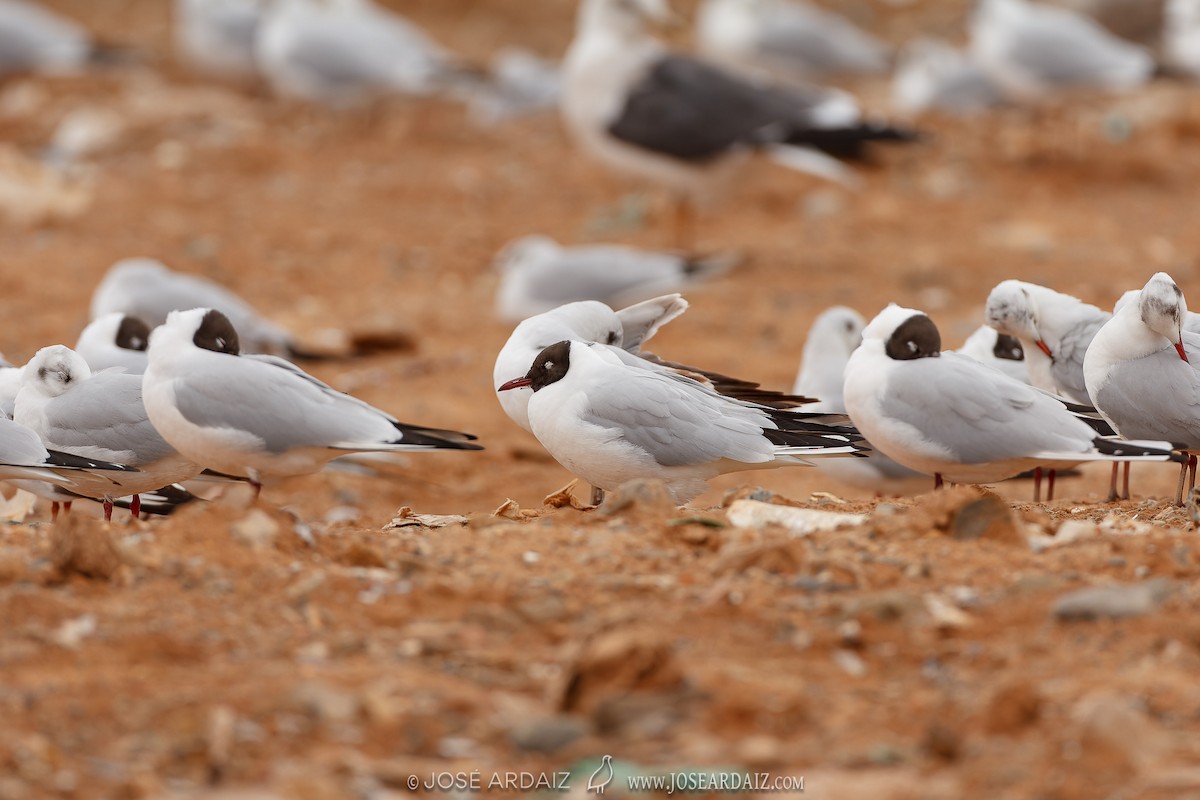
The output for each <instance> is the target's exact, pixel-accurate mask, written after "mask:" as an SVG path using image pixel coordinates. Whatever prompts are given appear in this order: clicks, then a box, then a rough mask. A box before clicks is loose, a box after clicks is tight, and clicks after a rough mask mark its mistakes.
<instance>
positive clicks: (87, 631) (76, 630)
mask: <svg viewBox="0 0 1200 800" xmlns="http://www.w3.org/2000/svg"><path fill="white" fill-rule="evenodd" d="M95 632H96V617H95V615H94V614H84V615H83V616H80V617H75V618H74V619H69V620H67V621H65V622H63V623H62V624H61V625H59V626H58V627H57V628H55V629H54V632H53V633H51V634H50V640H51V641H52V642H54V643H55V644H57V645H58V646H59V647H64V648H66V649H67V650H75V649H77V648H78V647H79V645H80V644H82V643H83V640H84V639H85V638H87V637H88V636H91V635H92V634H93V633H95Z"/></svg>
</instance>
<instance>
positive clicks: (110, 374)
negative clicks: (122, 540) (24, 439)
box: [14, 345, 201, 519]
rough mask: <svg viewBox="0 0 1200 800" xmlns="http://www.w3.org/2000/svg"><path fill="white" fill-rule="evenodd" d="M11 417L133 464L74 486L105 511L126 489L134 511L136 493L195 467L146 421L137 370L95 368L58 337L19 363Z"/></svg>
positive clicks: (86, 453) (61, 444) (87, 452)
mask: <svg viewBox="0 0 1200 800" xmlns="http://www.w3.org/2000/svg"><path fill="white" fill-rule="evenodd" d="M14 419H15V420H16V421H17V422H19V423H21V424H22V425H27V426H29V427H30V428H32V429H33V430H34V431H35V432H36V433H37V435H38V436H40V437H41V438H42V442H43V443H45V445H46V447H48V448H53V449H55V450H61V451H63V452H66V453H72V454H74V455H77V456H82V457H84V458H95V459H101V460H103V461H108V462H112V463H115V464H122V465H124V466H127V467H134V468H135V470H134V471H132V472H119V473H113V474H112V476H111V479H112V483H111V484H110V485H108V486H103V487H102V490H98V489H97V488H96V487H95V486H87V487H84V486H80V487H78V488H73V489H72V491H74V492H76V493H78V494H82V495H86V496H88V497H93V498H95V499H97V500H101V501H103V502H104V516H105V518H106V519H107V518H109V517H111V516H112V505H113V503H112V501H113V500H114V499H115V498H118V497H128V496H131V495H132V496H133V500H132V502H131V504H130V511H131V513H132V514H133V516H135V517H136V516H137V515H138V513H139V502H140V501H139V498H138V497H137V495H138V494H140V493H141V492H150V491H152V490H155V489H159V488H161V487H164V486H168V485H170V484H173V483H178V482H180V481H185V480H188V479H189V478H193V477H195V476H196V475H198V474H199V473H200V471H201V467H200V466H198V465H197V464H195V463H194V462H192V461H190V460H188V459H187V458H186V457H185V456H183V455H181V454H180V453H178V452H177V451H176V450H175V449H174V448H173V447H171V445H169V444H167V443H166V442H165V441H164V440H163V437H162V436H160V435H159V433H158V431H157V430H156V429H155V426H154V425H152V424H151V423H150V419H149V417H148V416H147V415H146V407H145V405H144V404H143V402H142V378H141V376H139V375H129V374H127V373H124V372H120V371H117V370H104V371H102V372H97V373H94V374H93V373H92V371H91V369H89V368H88V365H87V362H86V361H84V360H83V358H82V356H80V355H79V354H78V353H76V352H75V351H73V350H71V349H70V348H68V347H64V346H62V345H51V346H49V347H43V348H42V349H41V350H39V351H38V352H37V353H36V354H35V355H34V357H33V358H32V359H30V361H29V363H28V364H26V365H25V368H24V379H23V382H22V385H21V391H20V392H18V393H17V403H16V414H15V416H14Z"/></svg>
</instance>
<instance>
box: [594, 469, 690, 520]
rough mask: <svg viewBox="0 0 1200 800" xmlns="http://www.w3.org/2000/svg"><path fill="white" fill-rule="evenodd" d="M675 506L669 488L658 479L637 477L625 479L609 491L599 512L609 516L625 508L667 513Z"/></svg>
mask: <svg viewBox="0 0 1200 800" xmlns="http://www.w3.org/2000/svg"><path fill="white" fill-rule="evenodd" d="M676 507H677V504H676V503H675V498H674V496H672V494H671V490H670V489H668V488H667V485H666V484H665V483H663V482H662V481H660V480H655V479H646V478H637V479H635V480H632V481H626V482H625V483H622V484H621V485H620V486H618V487H617V489H616V491H613V492H609V493H608V496H607V497H605V498H604V502H603V503H601V504H600V509H599V513H600V514H602V515H604V516H611V515H613V514H617V513H620V512H622V511H625V510H626V509H634V510H637V511H646V512H651V513H655V514H669V513H671V512H673V511H674V510H675V509H676Z"/></svg>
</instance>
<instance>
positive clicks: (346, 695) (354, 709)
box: [292, 681, 360, 724]
mask: <svg viewBox="0 0 1200 800" xmlns="http://www.w3.org/2000/svg"><path fill="white" fill-rule="evenodd" d="M292 702H293V703H295V704H296V705H298V706H299V707H300V708H301V709H302V710H303V711H304V712H305V713H307V714H309V715H311V716H313V717H315V718H316V719H317V720H319V721H320V722H322V723H325V724H336V723H344V722H352V721H353V720H354V718H355V717H357V716H358V712H359V707H360V703H359V701H358V698H357V697H355V696H354V695H353V694H351V693H350V692H347V691H346V690H344V689H340V688H338V687H336V686H331V685H329V684H327V683H323V682H321V681H307V682H305V683H302V684H300V685H299V686H297V687H296V688H295V690H293V692H292Z"/></svg>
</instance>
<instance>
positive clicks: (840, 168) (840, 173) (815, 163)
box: [766, 144, 862, 189]
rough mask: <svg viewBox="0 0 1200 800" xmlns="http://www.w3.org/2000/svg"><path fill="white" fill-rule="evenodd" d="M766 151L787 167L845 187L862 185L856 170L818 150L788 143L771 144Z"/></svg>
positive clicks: (851, 187)
mask: <svg viewBox="0 0 1200 800" xmlns="http://www.w3.org/2000/svg"><path fill="white" fill-rule="evenodd" d="M766 153H767V155H768V156H769V157H770V158H771V160H772V161H774V162H775V163H777V164H781V165H783V166H785V167H787V168H788V169H794V170H796V171H797V172H803V173H804V174H805V175H812V176H813V177H815V178H821V179H822V180H826V181H829V182H830V183H836V184H838V185H839V186H843V187H845V188H847V189H859V188H861V187H862V178H860V177H859V175H858V173H857V172H855V171H854V170H853V169H852V168H850V167H848V166H846V165H845V164H843V163H842V162H841V161H838V160H837V159H836V158H834V157H833V156H831V155H826V154H825V153H822V152H820V151H819V150H813V149H812V148H809V147H797V146H795V145H790V144H787V145H785V144H772V145H768V146H767V147H766Z"/></svg>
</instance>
